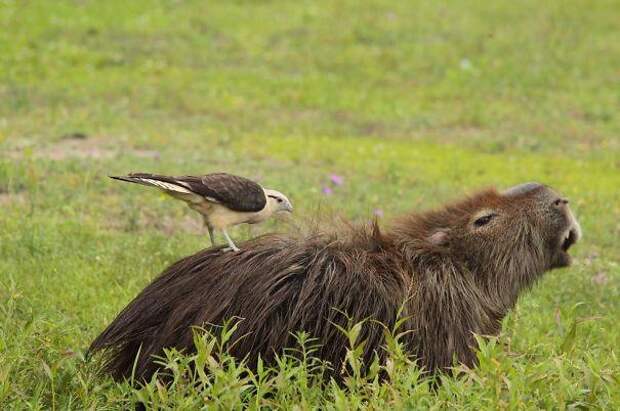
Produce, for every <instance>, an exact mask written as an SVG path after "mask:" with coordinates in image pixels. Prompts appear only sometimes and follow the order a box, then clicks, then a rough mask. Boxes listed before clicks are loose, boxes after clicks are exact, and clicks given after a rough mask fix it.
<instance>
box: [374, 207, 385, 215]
mask: <svg viewBox="0 0 620 411" xmlns="http://www.w3.org/2000/svg"><path fill="white" fill-rule="evenodd" d="M372 213H373V214H374V215H376V216H377V217H383V210H382V209H380V208H375V209H374V210H373V211H372Z"/></svg>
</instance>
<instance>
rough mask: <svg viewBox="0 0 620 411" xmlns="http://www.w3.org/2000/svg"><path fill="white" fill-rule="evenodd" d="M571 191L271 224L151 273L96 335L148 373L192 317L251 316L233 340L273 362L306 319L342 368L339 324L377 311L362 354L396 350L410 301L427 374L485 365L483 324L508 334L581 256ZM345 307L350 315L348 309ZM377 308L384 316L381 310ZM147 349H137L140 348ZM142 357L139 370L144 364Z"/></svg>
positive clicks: (96, 345) (107, 358)
mask: <svg viewBox="0 0 620 411" xmlns="http://www.w3.org/2000/svg"><path fill="white" fill-rule="evenodd" d="M567 203H568V202H567V201H566V200H565V199H563V198H562V197H560V196H559V195H558V194H556V193H555V192H554V191H553V190H552V189H550V188H549V187H547V186H544V185H541V184H537V183H526V184H522V185H519V186H516V187H513V188H511V189H508V190H506V191H504V192H498V191H496V190H494V189H489V190H485V191H481V192H479V193H477V194H475V195H473V196H471V197H469V198H466V199H464V200H462V201H460V202H456V203H454V204H451V205H448V206H446V207H443V208H441V209H439V210H437V211H430V212H424V213H412V214H409V215H405V216H403V217H401V218H399V219H396V220H395V221H394V222H393V224H392V225H391V227H390V228H389V229H387V230H386V231H384V232H381V231H380V229H379V227H378V226H377V224H369V225H367V226H361V227H356V226H351V227H350V228H349V229H346V230H334V231H333V232H322V233H314V234H306V235H292V234H289V235H266V236H263V237H260V238H256V239H253V240H250V241H247V242H245V243H243V245H242V246H241V251H239V252H223V251H222V250H221V249H219V248H210V249H206V250H203V251H200V252H198V253H196V254H194V255H192V256H189V257H186V258H183V259H181V260H180V261H178V262H176V263H174V264H173V265H172V266H170V267H169V268H167V269H166V270H165V271H164V272H163V273H162V274H161V275H160V276H159V277H158V278H156V279H155V280H154V281H153V282H152V283H151V284H150V285H148V286H147V287H146V288H145V289H144V290H143V291H142V292H141V293H140V294H139V295H138V296H137V297H136V298H135V299H134V300H133V301H132V302H131V303H129V305H128V306H127V307H126V308H125V309H124V310H123V311H122V312H121V313H120V314H118V316H117V317H116V319H115V320H114V321H113V322H112V323H111V324H110V325H109V326H108V327H107V328H106V329H105V330H104V331H103V332H102V333H101V335H99V336H98V337H97V338H96V339H95V341H94V342H93V343H92V345H91V347H90V349H89V352H94V351H98V350H102V349H105V353H104V362H103V367H104V370H105V371H107V372H108V373H110V374H111V375H112V376H113V377H114V378H116V379H122V378H124V377H129V376H130V375H131V374H132V371H133V372H134V373H135V374H134V375H135V376H136V377H137V378H139V379H149V378H150V377H151V376H152V375H153V373H154V372H155V370H157V369H158V364H156V363H155V362H154V361H153V360H154V358H153V357H154V356H161V355H163V349H164V348H168V347H174V348H176V349H179V350H182V351H184V352H192V351H193V350H194V347H193V338H192V328H193V327H192V326H201V327H209V326H213V325H218V324H220V325H221V324H223V323H224V322H226V321H227V320H229V319H231V318H233V317H236V318H239V319H240V321H239V322H238V328H237V329H236V331H235V333H234V335H233V337H232V340H234V341H235V343H234V344H231V346H230V350H229V352H230V353H231V354H232V355H234V356H235V357H237V358H239V359H246V360H247V363H248V364H249V366H250V367H253V366H255V364H256V361H257V359H258V357H259V356H260V357H261V358H262V359H263V360H264V361H265V362H266V363H267V364H269V363H273V360H274V358H275V356H276V355H279V354H282V353H283V352H284V349H285V348H287V347H295V346H296V340H295V337H294V333H295V332H297V331H306V332H308V333H309V334H310V335H311V336H312V337H315V338H316V339H317V343H319V344H320V347H319V349H318V351H317V352H316V353H315V355H316V356H318V357H320V358H321V359H323V360H327V361H328V362H329V363H330V364H331V370H332V371H331V374H330V375H331V376H332V377H334V378H335V379H336V380H338V379H339V378H340V377H339V375H340V370H341V369H342V364H343V360H344V357H345V353H346V349H347V346H348V344H347V340H346V337H345V336H344V335H343V333H342V332H341V331H339V330H338V329H337V327H336V326H335V325H334V324H339V325H341V326H346V325H347V316H348V317H350V319H351V320H352V321H353V322H358V321H361V320H364V319H368V320H369V321H366V322H365V323H364V326H363V327H362V331H361V334H360V335H359V341H366V343H365V345H364V352H363V358H364V360H365V362H366V364H369V363H370V362H371V361H372V359H373V356H374V355H377V356H378V357H379V359H380V360H384V357H385V350H384V349H383V346H384V329H383V328H382V327H381V326H380V325H378V324H377V322H380V323H382V324H384V325H385V326H387V327H388V328H392V327H393V326H394V324H395V322H396V321H397V320H398V315H399V310H400V316H401V318H404V319H405V322H404V323H403V324H402V326H401V330H403V329H404V330H408V332H407V333H406V334H405V335H404V336H403V337H402V338H401V342H402V343H403V344H404V347H405V348H406V350H407V351H408V353H409V354H410V355H411V357H412V358H414V359H416V360H417V364H418V365H419V366H420V367H422V368H423V369H424V370H426V372H428V373H433V372H435V371H437V370H446V369H448V368H449V367H451V366H452V365H454V364H455V360H456V362H458V363H462V364H465V365H467V366H475V364H476V355H475V349H476V339H475V337H474V334H478V335H496V334H498V333H499V331H500V326H501V320H502V318H504V316H505V315H506V313H507V312H508V311H509V310H510V309H511V308H512V307H513V306H514V305H515V303H516V301H517V298H518V296H519V294H520V293H521V292H522V291H523V290H525V289H527V288H528V287H530V286H531V285H532V284H533V283H534V282H535V281H536V280H537V279H538V278H540V276H541V274H543V273H544V272H545V271H548V270H550V269H553V268H556V267H564V266H567V265H569V264H570V257H569V255H568V253H567V250H568V248H569V247H570V246H571V245H572V244H573V243H574V242H576V241H577V240H578V239H579V237H580V235H581V231H580V228H579V224H578V223H577V221H576V219H575V218H574V217H573V215H572V213H571V211H570V209H569V207H568V204H567ZM345 314H346V315H345ZM370 320H376V321H370ZM138 352H139V357H138V358H137V359H136V356H137V355H138ZM134 363H135V370H134Z"/></svg>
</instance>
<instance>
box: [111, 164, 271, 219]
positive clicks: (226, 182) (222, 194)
mask: <svg viewBox="0 0 620 411" xmlns="http://www.w3.org/2000/svg"><path fill="white" fill-rule="evenodd" d="M112 178H114V179H117V180H122V181H129V182H132V183H138V184H143V185H149V186H155V187H159V188H161V189H163V190H166V191H172V192H177V193H193V194H198V195H199V196H201V197H203V198H205V199H206V200H207V201H211V202H215V203H219V204H222V205H223V206H225V207H227V208H229V209H231V210H233V211H245V212H254V211H260V210H262V209H263V208H264V207H265V204H267V199H266V198H265V192H264V191H263V188H262V187H261V186H260V185H259V184H258V183H255V182H254V181H252V180H249V179H247V178H244V177H239V176H235V175H232V174H227V173H213V174H207V175H204V176H196V177H195V176H179V177H169V176H162V175H158V174H148V173H131V174H129V175H128V176H118V177H112Z"/></svg>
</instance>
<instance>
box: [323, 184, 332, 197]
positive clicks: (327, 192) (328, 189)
mask: <svg viewBox="0 0 620 411" xmlns="http://www.w3.org/2000/svg"><path fill="white" fill-rule="evenodd" d="M322 191H323V194H325V195H326V196H330V195H332V193H333V192H334V190H332V189H331V187H327V186H325V187H323V190H322Z"/></svg>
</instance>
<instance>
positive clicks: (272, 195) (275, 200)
mask: <svg viewBox="0 0 620 411" xmlns="http://www.w3.org/2000/svg"><path fill="white" fill-rule="evenodd" d="M265 194H266V195H267V204H268V205H269V208H271V209H272V210H273V211H274V212H276V213H277V212H289V213H292V212H293V205H292V204H291V202H290V201H289V199H288V198H287V197H286V196H285V195H284V194H282V193H281V192H279V191H276V190H269V189H265Z"/></svg>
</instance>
